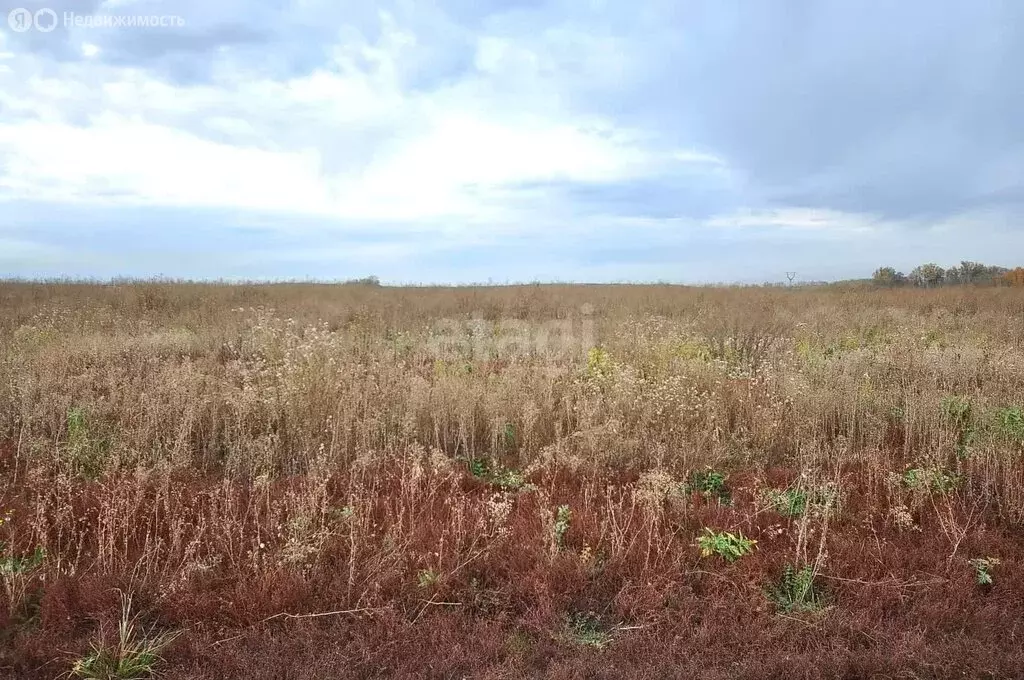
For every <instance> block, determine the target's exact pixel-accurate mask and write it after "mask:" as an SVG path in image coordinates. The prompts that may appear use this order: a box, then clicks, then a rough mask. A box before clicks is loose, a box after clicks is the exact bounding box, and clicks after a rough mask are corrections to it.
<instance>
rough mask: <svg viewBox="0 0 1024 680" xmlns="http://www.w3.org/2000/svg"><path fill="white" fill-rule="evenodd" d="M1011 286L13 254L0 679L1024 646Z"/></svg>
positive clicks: (1000, 672) (860, 668) (1019, 307)
mask: <svg viewBox="0 0 1024 680" xmlns="http://www.w3.org/2000/svg"><path fill="white" fill-rule="evenodd" d="M1022 407H1024V290H1021V289H1010V288H995V287H993V288H968V287H947V288H942V289H935V290H922V289H911V288H901V289H892V290H882V289H872V288H853V287H845V288H844V287H807V288H801V287H796V288H793V289H781V288H686V287H676V286H568V285H567V286H560V285H543V286H518V287H497V288H407V289H401V288H386V287H380V286H372V285H315V284H275V285H226V284H225V285H218V284H193V283H170V282H135V283H133V282H126V283H121V284H111V285H101V284H71V283H21V282H7V283H0V520H2V524H0V585H2V588H0V676H3V677H11V678H26V679H28V678H54V677H58V676H63V677H84V678H130V677H139V678H144V677H150V676H151V674H155V675H157V676H159V677H164V678H175V679H180V680H184V679H186V678H188V679H193V680H199V679H213V678H265V679H267V680H270V679H275V680H276V679H279V678H296V679H298V678H304V679H305V678H309V679H312V678H364V677H408V678H414V677H415V678H422V677H430V678H468V677H472V678H533V677H551V678H619V677H645V678H658V677H665V678H683V677H700V678H766V677H778V678H836V677H846V678H867V677H885V678H896V677H898V678H933V677H979V678H981V677H985V678H1012V677H1022V676H1024V415H1022Z"/></svg>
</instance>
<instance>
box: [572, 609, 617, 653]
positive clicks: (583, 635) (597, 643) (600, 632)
mask: <svg viewBox="0 0 1024 680" xmlns="http://www.w3.org/2000/svg"><path fill="white" fill-rule="evenodd" d="M565 635H566V637H567V638H568V639H569V640H570V641H572V642H573V643H575V644H578V645H583V646H585V647H594V648H596V649H603V648H605V647H607V646H608V645H609V644H611V642H612V636H611V633H609V632H608V631H607V630H606V628H605V626H604V625H603V624H602V623H601V617H600V616H598V615H597V614H595V613H594V612H574V613H572V614H569V615H568V616H567V617H566V620H565Z"/></svg>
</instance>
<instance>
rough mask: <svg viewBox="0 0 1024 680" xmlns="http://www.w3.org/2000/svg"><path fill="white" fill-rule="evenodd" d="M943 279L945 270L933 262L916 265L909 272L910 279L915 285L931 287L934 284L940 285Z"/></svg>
mask: <svg viewBox="0 0 1024 680" xmlns="http://www.w3.org/2000/svg"><path fill="white" fill-rule="evenodd" d="M945 279H946V270H945V269H943V268H942V267H940V266H939V265H937V264H935V263H934V262H929V263H928V264H922V265H921V266H920V267H916V268H915V269H914V271H912V272H910V280H911V282H912V283H913V284H914V285H915V286H924V287H925V288H933V287H935V286H941V285H942V282H943V281H945Z"/></svg>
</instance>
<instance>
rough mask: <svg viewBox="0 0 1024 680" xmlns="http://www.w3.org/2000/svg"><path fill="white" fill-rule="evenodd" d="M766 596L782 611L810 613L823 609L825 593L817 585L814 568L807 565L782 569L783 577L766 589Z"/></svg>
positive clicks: (787, 566) (788, 565)
mask: <svg viewBox="0 0 1024 680" xmlns="http://www.w3.org/2000/svg"><path fill="white" fill-rule="evenodd" d="M765 595H767V597H768V599H769V600H771V601H772V602H774V603H775V606H776V607H778V608H779V610H780V611H784V612H787V613H789V612H808V611H816V610H818V609H821V607H822V606H824V603H825V596H824V593H823V592H822V591H821V589H820V588H819V586H818V585H817V584H816V583H815V573H814V567H813V566H812V565H810V564H805V565H804V566H803V567H801V568H799V569H797V568H796V567H794V566H793V565H792V564H787V565H785V566H784V567H783V568H782V575H781V576H780V577H779V579H778V580H777V581H775V582H774V583H771V584H769V585H768V586H767V588H766V589H765Z"/></svg>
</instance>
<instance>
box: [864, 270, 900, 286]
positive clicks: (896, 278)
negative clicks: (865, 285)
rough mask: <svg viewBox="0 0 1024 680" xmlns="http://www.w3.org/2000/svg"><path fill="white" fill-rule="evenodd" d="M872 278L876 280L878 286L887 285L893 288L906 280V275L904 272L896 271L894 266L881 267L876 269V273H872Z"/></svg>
mask: <svg viewBox="0 0 1024 680" xmlns="http://www.w3.org/2000/svg"><path fill="white" fill-rule="evenodd" d="M871 280H872V281H874V283H875V285H877V286H886V287H888V288H892V287H893V286H898V285H900V284H902V283H903V282H904V281H905V280H906V276H904V275H903V273H902V272H898V271H896V269H895V268H894V267H879V268H878V269H876V270H875V273H874V274H872V275H871Z"/></svg>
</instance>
